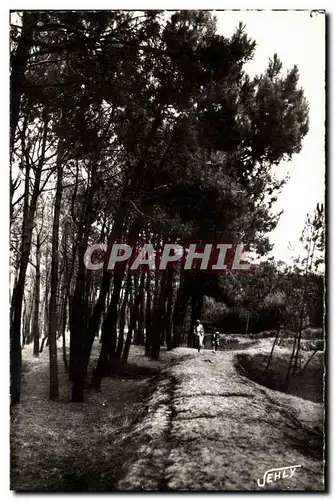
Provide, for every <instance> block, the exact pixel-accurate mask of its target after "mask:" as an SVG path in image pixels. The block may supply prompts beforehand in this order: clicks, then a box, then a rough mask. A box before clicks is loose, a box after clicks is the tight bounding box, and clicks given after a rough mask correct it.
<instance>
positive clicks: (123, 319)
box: [116, 269, 132, 358]
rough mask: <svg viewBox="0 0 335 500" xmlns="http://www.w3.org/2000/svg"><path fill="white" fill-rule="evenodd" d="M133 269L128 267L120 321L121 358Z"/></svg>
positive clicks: (118, 352)
mask: <svg viewBox="0 0 335 500" xmlns="http://www.w3.org/2000/svg"><path fill="white" fill-rule="evenodd" d="M131 277H132V274H131V271H130V269H128V277H127V282H126V288H125V292H124V297H123V302H122V306H121V309H120V322H119V338H118V343H117V348H116V357H117V358H120V357H121V354H122V349H123V344H124V327H125V324H126V309H127V306H128V297H129V293H130V289H131Z"/></svg>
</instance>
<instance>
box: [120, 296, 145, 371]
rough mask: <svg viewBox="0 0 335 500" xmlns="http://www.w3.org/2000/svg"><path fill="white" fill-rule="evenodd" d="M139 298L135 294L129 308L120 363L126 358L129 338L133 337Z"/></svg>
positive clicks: (124, 361) (125, 360)
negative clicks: (128, 319) (128, 320)
mask: <svg viewBox="0 0 335 500" xmlns="http://www.w3.org/2000/svg"><path fill="white" fill-rule="evenodd" d="M140 300H141V296H140V293H137V295H135V297H134V303H133V305H132V307H131V309H130V322H129V327H128V332H127V337H126V342H125V344H124V348H123V353H122V363H126V362H127V360H128V356H129V351H130V346H131V340H132V337H133V332H134V330H135V326H136V321H137V319H138V311H139V305H140Z"/></svg>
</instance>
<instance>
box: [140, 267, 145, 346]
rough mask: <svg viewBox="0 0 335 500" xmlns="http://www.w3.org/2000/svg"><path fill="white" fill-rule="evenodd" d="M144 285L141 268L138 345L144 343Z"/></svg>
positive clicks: (143, 271) (143, 272)
mask: <svg viewBox="0 0 335 500" xmlns="http://www.w3.org/2000/svg"><path fill="white" fill-rule="evenodd" d="M144 287H145V269H144V267H142V269H141V280H140V289H139V294H140V299H139V300H140V304H139V310H138V340H139V344H140V345H144V319H145V316H144V315H145V297H144Z"/></svg>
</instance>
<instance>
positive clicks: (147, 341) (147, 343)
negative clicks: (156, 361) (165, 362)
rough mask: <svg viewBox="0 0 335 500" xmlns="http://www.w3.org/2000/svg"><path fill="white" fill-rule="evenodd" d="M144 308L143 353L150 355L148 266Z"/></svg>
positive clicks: (149, 275) (149, 282)
mask: <svg viewBox="0 0 335 500" xmlns="http://www.w3.org/2000/svg"><path fill="white" fill-rule="evenodd" d="M145 290H146V300H147V301H146V308H145V355H146V356H150V351H151V338H150V333H151V301H152V299H151V272H150V269H149V268H148V270H147V279H146V287H145Z"/></svg>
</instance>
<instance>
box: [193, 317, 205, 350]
mask: <svg viewBox="0 0 335 500" xmlns="http://www.w3.org/2000/svg"><path fill="white" fill-rule="evenodd" d="M194 335H195V338H196V346H197V348H198V353H201V348H202V347H203V345H204V337H205V331H204V327H203V326H202V324H201V323H200V319H197V321H196V324H195V327H194Z"/></svg>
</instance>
